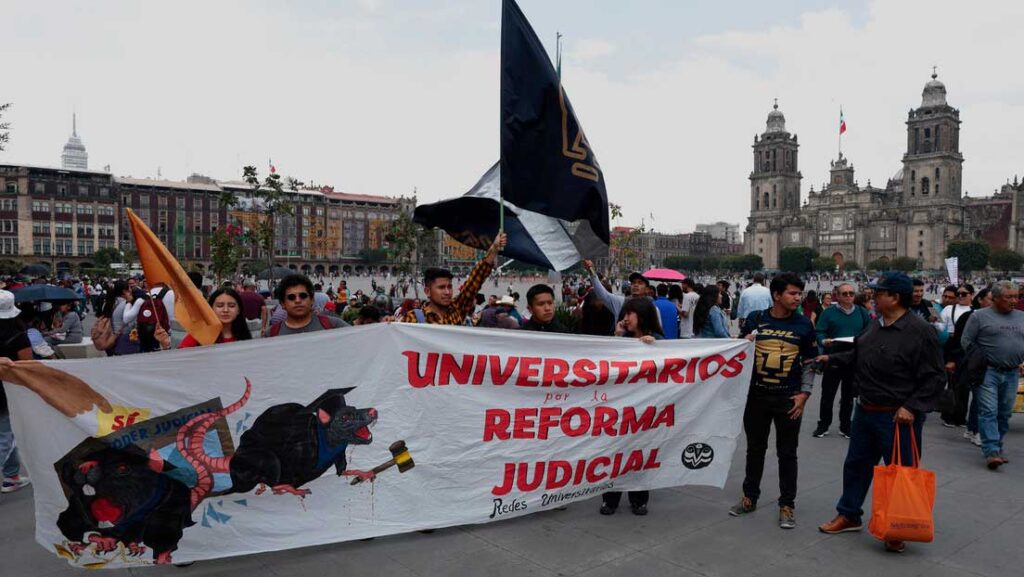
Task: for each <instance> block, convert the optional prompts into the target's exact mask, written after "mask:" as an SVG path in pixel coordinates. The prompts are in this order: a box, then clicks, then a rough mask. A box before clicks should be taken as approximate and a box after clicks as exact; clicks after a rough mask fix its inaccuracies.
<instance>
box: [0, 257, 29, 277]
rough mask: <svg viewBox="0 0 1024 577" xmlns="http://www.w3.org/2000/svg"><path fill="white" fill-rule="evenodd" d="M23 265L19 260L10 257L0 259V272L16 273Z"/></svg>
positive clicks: (6, 273)
mask: <svg viewBox="0 0 1024 577" xmlns="http://www.w3.org/2000/svg"><path fill="white" fill-rule="evenodd" d="M24 266H25V265H24V264H22V263H21V261H17V260H12V259H4V260H0V274H4V275H16V274H18V271H20V270H21V269H22V267H24Z"/></svg>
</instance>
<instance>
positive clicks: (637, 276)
mask: <svg viewBox="0 0 1024 577" xmlns="http://www.w3.org/2000/svg"><path fill="white" fill-rule="evenodd" d="M636 279H640V280H642V281H644V284H645V285H647V286H651V281H649V280H647V277H645V276H644V275H643V273H641V272H640V271H633V272H631V273H629V282H631V283H632V282H633V281H635V280H636Z"/></svg>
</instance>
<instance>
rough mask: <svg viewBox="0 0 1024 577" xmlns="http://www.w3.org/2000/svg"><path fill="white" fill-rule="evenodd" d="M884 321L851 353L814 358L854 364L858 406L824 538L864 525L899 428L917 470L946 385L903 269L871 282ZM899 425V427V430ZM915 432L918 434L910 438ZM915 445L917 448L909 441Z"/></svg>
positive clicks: (934, 339)
mask: <svg viewBox="0 0 1024 577" xmlns="http://www.w3.org/2000/svg"><path fill="white" fill-rule="evenodd" d="M870 288H872V289H874V291H875V310H876V311H877V312H878V314H879V316H880V318H879V319H878V320H877V321H873V322H870V323H868V326H867V328H866V329H865V330H864V332H862V333H861V334H860V335H859V336H858V337H856V339H855V340H854V343H853V349H851V350H848V351H843V352H840V353H834V354H830V355H821V356H819V357H818V358H817V359H816V360H817V361H818V362H821V363H829V364H833V365H837V366H840V367H843V366H846V367H852V368H853V371H854V375H855V377H854V380H855V381H856V383H857V390H858V398H857V405H856V406H855V407H854V409H853V422H852V423H851V425H850V446H849V449H848V450H847V453H846V462H845V463H844V464H843V495H842V497H840V499H839V503H837V504H836V510H837V512H838V513H839V514H838V515H836V516H835V518H834V519H832V520H831V521H829V522H828V523H824V524H822V525H821V526H820V527H818V529H819V530H821V532H822V533H830V534H834V533H846V532H850V531H860V530H861V529H862V528H863V524H862V521H861V519H862V517H863V515H864V511H863V509H862V507H863V505H864V498H865V497H866V496H867V494H868V489H869V488H870V487H871V481H872V480H873V478H874V467H875V465H876V464H878V461H879V459H884V460H885V462H886V463H887V464H888V463H889V460H890V459H891V458H892V446H893V439H894V437H895V435H894V433H895V429H896V427H899V428H900V460H901V461H902V462H903V464H904V465H908V466H909V465H911V464H912V462H913V460H914V453H915V452H916V451H920V447H921V441H922V439H921V425H922V423H923V422H924V417H925V414H926V413H928V412H930V411H933V410H934V409H935V404H936V402H937V401H938V397H939V394H940V393H941V392H942V389H943V388H944V387H945V384H946V375H945V371H944V368H945V367H944V365H943V361H942V348H941V347H940V346H939V339H938V336H937V335H936V333H935V329H934V328H933V327H932V326H931V325H930V324H928V322H927V321H925V320H923V319H922V318H921V317H919V316H917V315H914V314H908V313H909V309H910V305H911V303H912V300H913V294H914V283H913V281H911V280H910V277H908V276H907V275H905V274H903V273H900V272H893V273H885V274H884V275H882V276H881V277H879V278H878V280H877V281H876V282H875V283H874V284H872V285H870ZM894 422H895V425H894ZM911 431H913V435H911ZM911 439H915V440H916V442H917V443H916V445H917V446H916V447H913V446H912V444H911ZM885 549H886V551H890V552H893V553H902V552H903V550H904V544H903V542H902V541H886V542H885Z"/></svg>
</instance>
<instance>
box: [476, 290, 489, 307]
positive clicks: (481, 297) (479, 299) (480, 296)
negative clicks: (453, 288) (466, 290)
mask: <svg viewBox="0 0 1024 577" xmlns="http://www.w3.org/2000/svg"><path fill="white" fill-rule="evenodd" d="M486 301H487V299H486V298H484V293H476V304H478V305H482V304H484V302H486Z"/></svg>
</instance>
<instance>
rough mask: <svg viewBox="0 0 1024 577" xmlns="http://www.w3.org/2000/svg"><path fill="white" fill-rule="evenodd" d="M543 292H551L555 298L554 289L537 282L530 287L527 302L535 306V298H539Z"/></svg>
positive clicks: (527, 292)
mask: <svg viewBox="0 0 1024 577" xmlns="http://www.w3.org/2000/svg"><path fill="white" fill-rule="evenodd" d="M542 294H549V295H551V298H552V299H554V298H555V291H554V289H552V288H551V287H549V286H548V285H546V284H543V283H541V284H535V285H533V286H532V287H530V290H528V291H526V304H527V305H529V306H533V299H535V298H537V297H538V296H540V295H542ZM512 298H515V297H512Z"/></svg>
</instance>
